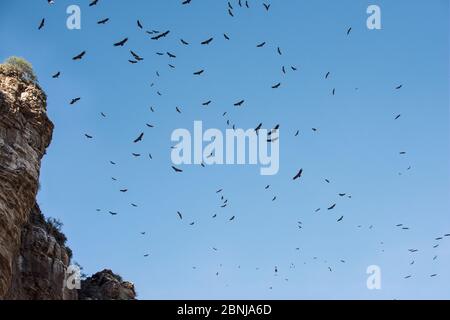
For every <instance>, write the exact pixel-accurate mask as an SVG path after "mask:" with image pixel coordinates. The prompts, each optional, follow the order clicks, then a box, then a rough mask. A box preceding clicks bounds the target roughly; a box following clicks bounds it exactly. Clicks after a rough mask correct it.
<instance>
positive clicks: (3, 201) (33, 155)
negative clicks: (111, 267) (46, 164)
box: [0, 68, 53, 297]
mask: <svg viewBox="0 0 450 320" xmlns="http://www.w3.org/2000/svg"><path fill="white" fill-rule="evenodd" d="M45 107H46V97H45V94H44V93H43V91H42V90H40V89H39V88H38V87H36V86H35V85H32V84H29V83H25V82H23V81H21V80H20V77H19V75H18V74H16V73H15V72H14V71H13V70H4V69H3V68H2V69H1V70H0V114H1V118H0V230H1V232H0V270H1V273H0V297H5V296H6V294H7V293H8V291H9V288H10V287H11V285H12V278H13V272H15V271H16V270H13V266H18V265H20V263H17V258H18V257H19V252H20V247H21V242H22V241H21V238H22V230H23V229H24V226H25V225H26V224H27V222H28V221H29V217H30V212H31V210H32V208H33V207H34V205H35V199H36V193H37V190H38V181H39V171H40V164H41V159H42V157H43V155H44V153H45V149H46V148H47V146H48V145H49V143H50V140H51V138H52V132H53V124H52V123H51V121H50V120H49V119H48V118H47V115H46V112H45V111H46V110H45Z"/></svg>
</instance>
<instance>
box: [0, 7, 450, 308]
mask: <svg viewBox="0 0 450 320" xmlns="http://www.w3.org/2000/svg"><path fill="white" fill-rule="evenodd" d="M270 2H271V8H270V10H269V11H268V12H267V11H266V10H265V9H264V7H263V6H262V1H257V0H250V1H249V4H250V7H251V8H250V9H246V8H239V7H238V4H237V1H236V0H233V1H231V3H232V5H233V6H234V10H233V11H234V13H235V17H234V18H232V17H230V16H229V15H228V13H227V1H219V0H217V1H206V0H193V1H192V3H191V4H190V5H185V6H183V5H181V0H180V1H174V0H171V1H138V0H134V1H102V0H100V1H99V3H98V5H97V6H94V7H89V6H88V3H89V1H88V0H85V1H75V0H71V1H62V0H59V1H58V0H56V3H55V4H54V5H52V6H49V5H48V4H47V1H44V0H40V1H2V2H1V4H0V38H1V39H2V46H1V47H0V60H1V61H3V60H4V59H6V58H7V57H8V56H11V55H17V56H22V57H25V58H26V59H28V60H29V61H30V62H31V63H32V64H33V66H34V68H35V71H36V73H37V75H38V77H39V82H40V84H41V86H42V87H43V89H44V90H45V91H46V93H47V95H48V114H49V117H50V118H51V120H52V121H53V122H54V124H55V131H54V137H53V141H52V144H51V146H50V148H49V149H48V153H47V155H46V156H45V158H44V160H43V165H42V173H41V190H40V193H39V196H38V202H39V204H40V206H41V209H42V211H43V212H44V214H45V215H47V216H52V217H57V218H59V219H61V220H62V221H63V222H64V232H65V233H66V235H67V237H68V238H69V242H68V243H69V245H70V247H71V248H72V249H73V251H74V255H75V256H74V260H75V261H77V262H79V263H80V264H81V265H82V266H83V267H84V269H85V270H84V271H85V272H86V273H89V274H90V273H93V272H96V271H99V270H101V269H103V268H110V269H112V270H114V271H115V272H117V273H119V274H121V275H122V276H123V277H124V278H125V279H129V280H131V281H133V282H134V283H135V285H136V288H137V291H138V294H139V298H141V299H174V298H178V299H188V298H189V299H197V298H203V299H205V298H208V299H218V298H226V299H228V298H234V299H250V298H254V299H311V298H320V299H349V298H356V299H410V298H412V299H419V298H425V299H429V298H438V299H442V298H447V299H448V298H450V288H449V287H448V285H447V284H448V283H450V274H449V273H448V270H449V267H450V254H449V252H450V238H449V237H446V238H445V239H443V240H441V241H436V240H435V238H436V237H439V236H442V235H444V234H447V233H450V216H449V213H450V200H449V190H450V189H449V187H450V172H449V167H450V166H449V165H450V162H449V159H450V153H449V150H450V148H449V146H450V145H449V137H450V135H449V119H450V118H449V2H448V1H445V0H433V1H406V0H401V1H400V0H399V1H378V0H377V1H359V0H358V1H350V0H346V1H333V2H331V1H323V0H321V1H317V0H315V1H294V0H289V1H286V0H284V1H279V0H278V1H275V0H272V1H270ZM71 4H77V5H79V6H80V7H81V13H82V28H81V30H68V29H67V28H66V18H67V16H68V15H67V14H66V8H67V6H69V5H71ZM370 4H377V5H379V6H380V7H381V13H382V30H368V29H367V27H366V19H367V17H368V15H367V14H366V9H367V7H368V5H370ZM44 17H45V18H46V24H45V27H44V28H43V29H42V30H40V31H38V30H37V26H38V25H39V22H40V20H41V19H42V18H44ZM106 17H109V18H110V21H109V23H107V24H106V25H97V24H96V21H98V20H101V19H103V18H106ZM137 19H140V21H141V22H142V24H143V25H144V29H145V30H152V29H156V30H160V31H165V30H171V33H170V34H169V36H168V37H167V38H166V39H162V40H159V41H153V40H151V39H150V36H149V35H147V34H146V33H145V32H144V31H143V30H140V29H138V28H137V26H136V20H137ZM349 27H352V32H351V33H350V35H349V36H347V35H346V31H347V29H348V28H349ZM223 33H226V34H227V35H228V36H229V37H230V40H229V41H227V40H225V39H224V37H223V36H222V34H223ZM125 37H128V38H129V41H128V43H127V44H126V45H125V47H123V48H115V47H113V46H112V44H113V43H115V42H117V41H119V40H122V39H123V38H125ZM210 37H214V41H213V42H212V43H211V44H210V45H209V46H202V45H200V42H201V41H203V40H206V39H208V38H210ZM180 38H183V39H184V40H186V41H188V42H189V43H190V45H189V46H184V45H182V44H181V43H180ZM263 41H265V42H266V45H265V47H263V48H256V45H257V44H258V43H261V42H263ZM278 46H279V47H280V48H281V50H282V52H283V55H282V56H280V55H278V54H277V52H276V48H277V47H278ZM130 49H131V50H133V51H135V52H137V53H138V54H140V55H141V56H142V57H144V59H145V60H144V61H142V62H140V63H138V64H136V65H131V64H130V63H128V59H130V58H131V55H130V53H129V50H130ZM83 50H86V51H87V53H86V56H85V57H84V59H83V60H82V61H77V62H74V61H72V59H71V58H72V57H73V56H75V55H76V54H78V53H80V52H81V51H83ZM166 51H170V52H172V53H174V54H176V56H177V57H176V58H175V59H170V58H169V57H167V56H158V55H156V54H155V53H156V52H166ZM168 63H171V64H173V65H175V66H176V68H175V69H171V68H169V67H168ZM283 65H285V66H286V68H288V72H287V74H286V75H283V74H282V72H281V67H282V66H283ZM290 66H296V67H297V68H298V71H297V72H293V71H291V70H289V68H290ZM199 69H205V70H206V71H205V74H204V75H202V76H201V77H194V76H193V75H192V73H193V72H194V71H197V70H199ZM57 71H61V77H60V78H59V79H52V78H51V75H52V74H54V73H56V72H57ZM157 71H158V72H159V74H160V76H159V77H158V76H157V75H156V72H157ZM328 71H329V72H331V76H330V77H329V79H327V80H325V79H324V78H325V74H326V73H327V72H328ZM278 82H281V83H282V86H281V87H280V88H279V89H277V90H273V89H271V86H272V85H273V84H275V83H278ZM151 83H154V86H153V87H151V86H150V85H151ZM400 84H402V85H403V87H402V89H401V90H395V87H397V86H398V85H400ZM333 88H336V95H334V96H333V95H332V94H331V91H332V89H333ZM356 88H358V89H357V90H356ZM157 91H160V93H161V94H162V95H161V96H159V95H157V93H156V92H157ZM75 97H81V100H80V102H79V103H77V104H75V105H73V106H70V105H69V102H70V100H71V99H72V98H75ZM240 99H245V104H244V106H243V107H242V108H236V107H234V106H233V103H234V102H236V101H239V100H240ZM208 100H212V103H211V105H210V106H208V107H207V108H205V107H203V106H202V105H201V104H202V103H203V102H205V101H208ZM150 106H153V107H154V109H155V112H154V113H152V112H150ZM175 107H181V109H182V114H178V113H176V112H175ZM100 112H104V113H105V114H106V115H107V117H106V118H103V117H101V116H100ZM224 112H228V114H227V116H226V117H222V114H223V113H224ZM398 114H401V118H399V119H398V120H394V118H395V116H396V115H398ZM226 119H230V121H231V123H232V124H236V126H237V127H239V128H244V129H248V128H254V127H256V126H257V125H258V124H259V123H261V122H262V123H263V124H264V126H265V127H266V128H272V127H273V126H275V125H276V124H281V130H280V171H279V173H278V174H277V175H275V176H261V175H259V168H258V167H256V166H248V165H247V166H212V167H207V168H202V167H199V166H185V167H184V168H183V169H184V172H183V173H182V174H175V173H174V172H173V170H172V169H171V167H170V166H171V160H170V151H171V150H170V146H171V145H172V142H171V141H170V135H171V133H172V131H173V130H174V129H177V128H188V129H192V127H193V121H194V120H202V121H203V125H204V126H205V127H207V128H219V129H221V130H225V129H226V128H227V127H228V126H227V125H226ZM146 123H151V124H154V125H155V128H152V129H150V128H146V126H145V124H146ZM311 128H318V131H317V132H313V131H312V130H311ZM297 130H299V131H300V134H299V136H298V137H295V136H294V134H295V132H296V131H297ZM140 132H145V136H144V141H143V142H142V143H140V144H133V143H132V141H133V140H134V138H136V137H137V135H138V134H139V133H140ZM85 133H88V134H91V135H92V136H94V139H93V140H87V139H86V138H85V137H84V134H85ZM401 151H405V152H406V154H405V155H400V154H399V153H400V152H401ZM133 152H135V153H142V154H143V156H142V157H140V158H135V157H133V156H132V155H131V153H133ZM148 153H151V154H152V156H153V160H150V159H149V157H148V156H147V154H148ZM110 160H112V161H115V162H116V163H117V165H116V166H112V165H110V164H109V161H110ZM410 166H411V170H407V168H408V167H410ZM300 168H303V169H304V176H303V177H302V179H301V180H300V181H295V182H293V181H292V177H293V176H294V175H295V173H296V172H297V171H298V170H299V169H300ZM111 177H115V178H117V179H118V181H116V182H114V181H113V180H112V179H111ZM325 179H329V180H330V182H331V183H326V182H325ZM267 184H270V185H271V187H270V188H269V190H265V188H264V187H265V186H266V185H267ZM122 188H128V189H129V191H128V192H127V193H125V194H123V193H121V192H119V189H122ZM218 189H223V190H224V191H223V194H224V196H225V197H226V198H227V199H229V206H228V207H227V208H220V205H221V202H220V199H219V196H218V195H217V194H216V193H215V192H216V190H218ZM338 193H346V194H347V195H351V196H352V198H351V199H349V198H347V197H339V196H338ZM274 196H277V200H276V201H274V202H272V198H273V197H274ZM131 203H136V204H138V207H137V208H134V207H132V206H131ZM334 203H336V204H337V206H336V209H334V210H333V211H327V210H326V209H327V208H328V207H329V206H330V205H332V204H334ZM97 208H99V209H101V212H97V211H96V209H97ZM317 208H322V210H321V211H320V212H319V213H315V212H314V211H315V210H316V209H317ZM110 210H111V211H114V212H118V213H119V214H118V215H117V216H114V217H113V216H111V215H109V214H108V211H110ZM177 211H181V212H182V213H183V215H184V219H183V221H180V220H179V219H178V217H177V214H176V212H177ZM213 214H217V215H218V217H217V218H215V219H213V218H212V215H213ZM233 215H234V216H236V220H235V221H233V222H229V221H228V219H229V218H230V217H231V216H233ZM340 216H344V220H343V221H342V222H340V223H338V222H337V221H336V220H337V219H338V218H339V217H340ZM192 221H195V225H194V226H190V225H189V223H190V222H192ZM298 221H302V223H303V229H301V230H299V229H298V227H297V222H298ZM399 223H402V224H404V225H406V226H408V227H410V230H400V229H399V228H398V227H396V224H399ZM358 226H360V227H358ZM370 226H372V228H370ZM142 231H145V232H146V235H145V236H143V235H141V234H140V232H142ZM436 244H439V247H437V248H433V246H434V245H436ZM213 247H215V248H217V249H218V251H214V250H213V249H212V248H213ZM296 248H299V249H300V250H296ZM412 248H416V249H419V252H417V253H415V254H412V253H410V252H409V251H408V249H412ZM146 253H149V257H148V258H145V257H144V254H146ZM435 256H437V258H436V259H435V260H433V258H434V257H435ZM342 259H343V260H345V263H342V262H340V260H342ZM411 261H415V263H414V264H413V265H410V263H411ZM370 265H378V266H380V268H381V272H382V289H381V290H368V289H367V287H366V279H367V276H368V275H367V274H366V268H367V267H368V266H370ZM275 266H277V267H278V273H276V274H275V272H274V268H275ZM293 266H295V267H293ZM193 267H196V268H195V269H194V268H193ZM328 267H331V269H332V272H330V271H329V269H328ZM216 272H219V275H218V276H216ZM431 274H438V276H437V277H435V278H431V277H430V275H431ZM408 275H412V277H411V278H410V279H404V277H405V276H408ZM286 279H288V281H286Z"/></svg>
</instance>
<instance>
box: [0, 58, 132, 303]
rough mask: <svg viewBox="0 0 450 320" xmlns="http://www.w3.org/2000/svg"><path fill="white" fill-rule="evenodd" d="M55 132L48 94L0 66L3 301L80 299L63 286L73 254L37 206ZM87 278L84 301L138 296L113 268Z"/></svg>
mask: <svg viewBox="0 0 450 320" xmlns="http://www.w3.org/2000/svg"><path fill="white" fill-rule="evenodd" d="M52 133H53V124H52V122H51V121H50V120H49V119H48V117H47V114H46V95H45V93H44V92H43V91H42V90H41V89H40V88H39V86H37V85H35V84H33V83H31V82H28V81H25V80H23V79H22V78H21V76H20V73H18V72H17V71H15V70H14V69H12V68H9V67H7V66H5V65H0V300H2V299H50V300H53V299H55V300H61V299H78V292H77V290H69V289H67V288H66V286H65V281H64V279H65V277H66V271H67V268H68V266H69V265H70V256H71V251H70V249H69V248H67V247H66V246H65V236H64V235H63V234H61V233H60V232H59V231H58V228H55V226H54V225H52V224H51V223H49V222H47V221H45V219H44V216H43V215H42V213H41V211H40V209H39V207H38V206H37V204H36V194H37V191H38V185H39V173H40V166H41V159H42V157H43V156H44V154H45V150H46V148H47V147H48V145H49V144H50V141H51V138H52ZM86 281H88V282H85V283H83V285H82V287H84V288H89V291H88V292H86V293H83V290H81V291H80V297H82V298H83V299H134V298H135V293H134V287H133V285H132V284H130V283H127V282H122V281H119V280H118V278H117V277H116V276H114V274H113V273H112V272H110V271H109V272H106V273H105V271H104V272H102V273H99V274H97V275H96V276H94V277H92V278H89V279H88V280H86ZM100 293H101V294H100Z"/></svg>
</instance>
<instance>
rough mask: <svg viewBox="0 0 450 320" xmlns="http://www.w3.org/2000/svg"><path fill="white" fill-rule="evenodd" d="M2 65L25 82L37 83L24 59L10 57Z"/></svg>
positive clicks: (29, 64) (31, 69) (29, 65)
mask: <svg viewBox="0 0 450 320" xmlns="http://www.w3.org/2000/svg"><path fill="white" fill-rule="evenodd" d="M3 65H4V66H6V67H9V68H12V69H14V70H16V71H18V72H19V73H20V75H21V77H22V78H23V79H24V80H26V81H31V82H34V83H37V82H38V80H37V77H36V74H35V73H34V70H33V66H32V65H31V63H29V62H28V61H27V60H25V59H24V58H20V57H14V56H12V57H9V58H8V59H6V60H5V62H4V64H3Z"/></svg>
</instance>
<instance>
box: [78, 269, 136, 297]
mask: <svg viewBox="0 0 450 320" xmlns="http://www.w3.org/2000/svg"><path fill="white" fill-rule="evenodd" d="M79 298H80V300H135V299H136V292H135V290H134V285H133V284H132V283H130V282H127V281H123V280H122V278H121V277H120V276H118V275H116V274H114V273H113V272H112V271H111V270H103V271H101V272H98V273H96V274H94V275H93V276H92V277H89V278H87V279H86V280H84V281H83V282H82V283H81V290H80V291H79Z"/></svg>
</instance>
